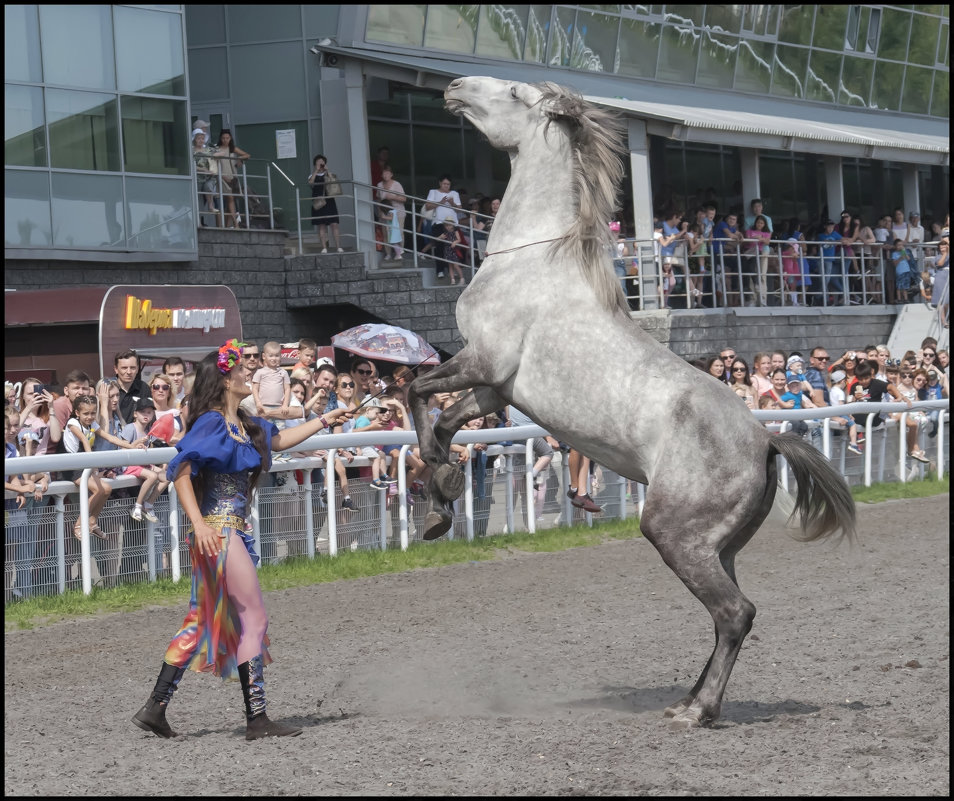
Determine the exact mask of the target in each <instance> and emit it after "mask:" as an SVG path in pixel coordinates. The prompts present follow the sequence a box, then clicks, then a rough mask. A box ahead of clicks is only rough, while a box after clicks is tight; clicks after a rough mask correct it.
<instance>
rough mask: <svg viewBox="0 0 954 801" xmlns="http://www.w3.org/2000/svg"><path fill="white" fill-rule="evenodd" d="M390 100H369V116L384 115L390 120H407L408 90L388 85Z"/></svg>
mask: <svg viewBox="0 0 954 801" xmlns="http://www.w3.org/2000/svg"><path fill="white" fill-rule="evenodd" d="M388 94H389V99H388V100H369V101H368V117H384V118H385V119H389V120H407V118H408V116H407V115H408V111H407V94H408V93H407V92H405V91H400V90H397V89H395V84H393V83H392V84H389V85H388Z"/></svg>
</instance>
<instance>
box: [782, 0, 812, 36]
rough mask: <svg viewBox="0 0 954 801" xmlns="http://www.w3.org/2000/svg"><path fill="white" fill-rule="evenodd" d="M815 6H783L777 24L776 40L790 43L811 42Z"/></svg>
mask: <svg viewBox="0 0 954 801" xmlns="http://www.w3.org/2000/svg"><path fill="white" fill-rule="evenodd" d="M814 24H815V6H808V5H805V6H784V7H783V8H782V17H781V20H780V21H779V26H778V40H779V41H780V42H788V43H790V44H800V45H809V44H811V43H812V26H813V25H814Z"/></svg>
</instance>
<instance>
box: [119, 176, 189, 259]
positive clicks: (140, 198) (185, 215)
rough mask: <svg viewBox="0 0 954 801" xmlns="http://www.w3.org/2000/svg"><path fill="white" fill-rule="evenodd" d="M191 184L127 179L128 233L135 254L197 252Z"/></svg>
mask: <svg viewBox="0 0 954 801" xmlns="http://www.w3.org/2000/svg"><path fill="white" fill-rule="evenodd" d="M192 189H193V184H192V181H174V180H169V179H163V178H126V204H127V207H126V226H127V227H126V230H127V231H128V232H129V233H128V236H129V247H130V248H132V249H135V250H195V248H196V241H195V237H196V230H195V218H194V217H193V213H192Z"/></svg>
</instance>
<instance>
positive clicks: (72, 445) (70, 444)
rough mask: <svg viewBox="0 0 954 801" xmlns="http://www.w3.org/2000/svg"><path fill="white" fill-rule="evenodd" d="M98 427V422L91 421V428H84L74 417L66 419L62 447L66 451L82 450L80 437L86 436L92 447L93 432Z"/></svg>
mask: <svg viewBox="0 0 954 801" xmlns="http://www.w3.org/2000/svg"><path fill="white" fill-rule="evenodd" d="M98 428H99V423H93V426H92V428H84V427H83V424H82V423H80V421H79V420H77V419H76V418H75V417H71V418H70V419H69V420H67V421H66V428H65V429H63V447H64V448H65V449H66V452H67V453H79V452H80V451H82V450H84V448H83V444H82V442H80V438H81V437H86V439H87V441H88V442H89V445H90V448H92V447H93V442H94V441H95V440H94V432H95V431H96V430H97V429H98Z"/></svg>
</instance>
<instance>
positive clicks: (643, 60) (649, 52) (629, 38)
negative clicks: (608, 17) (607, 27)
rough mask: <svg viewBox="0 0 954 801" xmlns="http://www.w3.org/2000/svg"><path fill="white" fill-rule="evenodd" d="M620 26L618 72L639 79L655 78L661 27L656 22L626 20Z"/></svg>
mask: <svg viewBox="0 0 954 801" xmlns="http://www.w3.org/2000/svg"><path fill="white" fill-rule="evenodd" d="M620 26H621V27H620V34H619V70H618V71H619V72H621V73H623V74H624V75H635V76H636V77H638V78H654V77H655V76H656V60H657V58H658V55H659V36H660V33H659V29H660V27H661V26H660V25H659V24H658V23H656V22H640V21H638V20H634V19H625V18H624V19H622V20H621V21H620Z"/></svg>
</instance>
